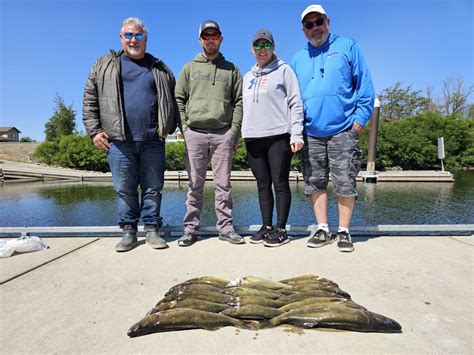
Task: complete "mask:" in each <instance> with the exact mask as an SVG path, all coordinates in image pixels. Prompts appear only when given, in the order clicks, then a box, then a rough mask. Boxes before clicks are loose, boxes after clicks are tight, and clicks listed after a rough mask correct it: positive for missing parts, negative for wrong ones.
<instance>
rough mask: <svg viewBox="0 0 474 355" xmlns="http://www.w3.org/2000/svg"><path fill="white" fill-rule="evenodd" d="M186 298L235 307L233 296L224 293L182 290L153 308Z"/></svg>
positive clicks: (166, 297)
mask: <svg viewBox="0 0 474 355" xmlns="http://www.w3.org/2000/svg"><path fill="white" fill-rule="evenodd" d="M188 298H195V299H200V300H204V301H209V302H215V303H222V304H224V303H227V304H230V305H236V304H237V303H236V297H234V296H233V295H228V294H225V293H220V292H216V291H212V290H208V289H184V290H182V291H178V292H176V293H172V294H169V295H168V296H165V297H164V298H163V299H162V300H160V301H159V302H158V303H157V304H156V306H155V307H157V306H159V305H160V304H162V303H165V302H170V301H175V300H177V301H181V300H184V299H188Z"/></svg>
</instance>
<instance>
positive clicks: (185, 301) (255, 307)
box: [127, 275, 401, 337]
mask: <svg viewBox="0 0 474 355" xmlns="http://www.w3.org/2000/svg"><path fill="white" fill-rule="evenodd" d="M285 324H286V325H292V326H296V327H301V328H305V329H307V328H335V329H343V330H353V331H360V332H381V333H398V332H401V326H400V324H399V323H397V322H396V321H395V320H393V319H390V318H388V317H385V316H382V315H380V314H377V313H373V312H370V311H369V310H367V309H366V308H364V307H363V306H361V305H359V304H357V303H356V302H354V301H353V300H352V299H351V296H350V295H349V294H348V293H347V292H345V291H343V290H342V289H340V288H339V286H338V285H337V284H336V283H335V282H333V281H331V280H328V279H325V278H322V277H319V276H316V275H304V276H298V277H293V278H289V279H284V280H280V281H272V280H267V279H263V278H260V277H255V276H246V277H239V278H237V279H235V280H232V281H229V280H223V279H220V278H217V277H213V276H204V277H200V278H194V279H190V280H187V281H185V282H182V283H180V284H178V285H176V286H173V287H171V288H170V289H169V291H168V292H167V293H166V294H165V296H164V297H163V298H162V299H161V300H160V301H159V302H158V303H157V304H156V305H155V307H153V309H151V310H150V311H149V312H148V313H147V314H146V315H145V317H144V318H143V319H142V320H140V321H139V322H137V323H136V324H134V325H133V326H132V327H130V329H129V330H128V333H127V334H128V336H130V337H136V336H141V335H145V334H150V333H156V332H166V331H175V330H185V329H197V328H198V329H206V330H216V329H219V328H221V327H225V326H234V327H238V328H242V329H250V330H259V329H265V328H270V327H275V326H279V325H285Z"/></svg>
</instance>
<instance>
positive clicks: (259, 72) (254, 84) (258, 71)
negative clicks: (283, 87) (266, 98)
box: [249, 57, 286, 104]
mask: <svg viewBox="0 0 474 355" xmlns="http://www.w3.org/2000/svg"><path fill="white" fill-rule="evenodd" d="M282 65H286V62H284V61H283V60H281V59H278V58H277V57H275V59H273V60H272V61H271V62H270V63H268V64H267V65H266V66H265V67H264V68H260V67H259V66H258V65H257V64H255V65H254V66H253V67H252V70H251V72H252V75H253V76H254V77H255V78H253V79H252V80H251V81H250V87H249V89H251V88H253V93H252V102H253V103H257V104H258V96H259V89H260V84H261V83H262V78H263V77H264V76H265V75H267V74H270V73H271V72H273V71H275V70H277V69H278V68H279V67H281V66H282Z"/></svg>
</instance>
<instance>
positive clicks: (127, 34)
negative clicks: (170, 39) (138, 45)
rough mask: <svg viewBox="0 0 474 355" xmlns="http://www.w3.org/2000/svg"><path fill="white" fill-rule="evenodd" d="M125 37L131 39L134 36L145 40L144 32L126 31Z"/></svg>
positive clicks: (139, 39) (138, 39)
mask: <svg viewBox="0 0 474 355" xmlns="http://www.w3.org/2000/svg"><path fill="white" fill-rule="evenodd" d="M122 36H123V38H125V39H128V40H131V39H132V38H133V37H135V39H136V40H137V41H143V40H144V39H145V34H144V33H132V32H125V33H124V34H123V35H122Z"/></svg>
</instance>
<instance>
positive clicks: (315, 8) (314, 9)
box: [301, 5, 327, 22]
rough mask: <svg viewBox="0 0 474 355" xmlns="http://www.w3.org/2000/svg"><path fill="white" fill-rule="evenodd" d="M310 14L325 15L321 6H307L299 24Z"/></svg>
mask: <svg viewBox="0 0 474 355" xmlns="http://www.w3.org/2000/svg"><path fill="white" fill-rule="evenodd" d="M311 12H317V13H319V14H322V15H327V14H326V11H324V9H323V7H322V6H321V5H309V6H308V7H307V8H306V9H304V11H303V12H302V13H301V22H303V20H304V18H305V17H306V15H308V14H310V13H311Z"/></svg>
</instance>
